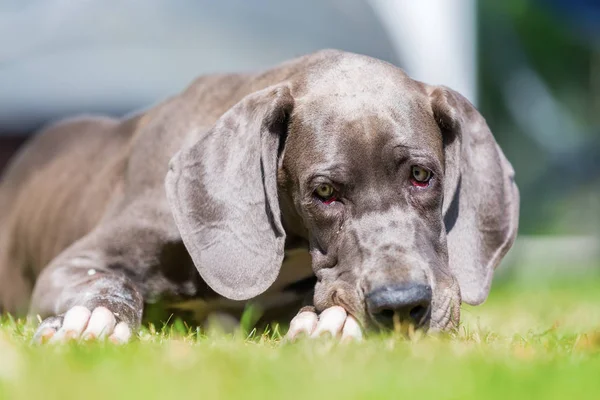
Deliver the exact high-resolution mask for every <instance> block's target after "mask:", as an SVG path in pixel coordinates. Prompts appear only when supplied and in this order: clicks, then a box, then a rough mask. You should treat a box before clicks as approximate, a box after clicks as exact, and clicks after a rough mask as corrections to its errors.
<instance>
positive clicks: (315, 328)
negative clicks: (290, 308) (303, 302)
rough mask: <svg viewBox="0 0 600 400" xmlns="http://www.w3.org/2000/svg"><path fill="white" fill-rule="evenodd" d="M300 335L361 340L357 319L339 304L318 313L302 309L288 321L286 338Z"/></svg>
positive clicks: (292, 338)
mask: <svg viewBox="0 0 600 400" xmlns="http://www.w3.org/2000/svg"><path fill="white" fill-rule="evenodd" d="M301 336H306V337H310V338H318V337H323V336H330V337H332V338H339V339H341V340H342V341H351V340H355V341H360V340H362V329H361V327H360V324H359V323H358V321H357V320H356V319H355V318H354V317H353V316H352V315H348V313H347V312H346V310H344V309H343V308H342V307H340V306H333V307H330V308H327V309H325V310H324V311H323V312H322V313H321V314H320V315H318V316H317V314H316V313H315V312H313V311H302V312H300V313H298V315H296V316H295V317H294V319H292V322H290V329H289V330H288V332H287V334H286V339H287V340H295V339H297V338H299V337H301Z"/></svg>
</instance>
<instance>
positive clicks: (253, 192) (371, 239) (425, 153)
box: [0, 50, 519, 342]
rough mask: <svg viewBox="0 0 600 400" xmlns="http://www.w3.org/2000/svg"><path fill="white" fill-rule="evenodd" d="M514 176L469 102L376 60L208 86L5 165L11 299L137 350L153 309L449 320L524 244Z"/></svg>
mask: <svg viewBox="0 0 600 400" xmlns="http://www.w3.org/2000/svg"><path fill="white" fill-rule="evenodd" d="M513 178H514V172H513V169H512V167H511V165H510V164H509V162H508V161H507V160H506V158H505V157H504V154H503V153H502V151H501V150H500V148H499V147H498V145H497V143H496V141H495V140H494V137H493V136H492V133H491V132H490V130H489V128H488V126H487V124H486V122H485V120H484V118H483V117H482V116H481V115H480V114H479V112H478V111H477V110H476V109H475V108H474V107H473V106H472V105H471V104H470V103H469V102H468V101H467V100H466V99H465V98H464V97H462V96H461V95H460V94H458V93H456V92H455V91H453V90H451V89H449V88H446V87H440V86H430V85H427V84H425V83H422V82H418V81H415V80H412V79H411V78H409V77H408V76H407V75H406V74H405V73H404V72H403V71H402V70H400V69H398V68H396V67H395V66H393V65H391V64H388V63H385V62H382V61H379V60H376V59H373V58H369V57H365V56H361V55H356V54H351V53H345V52H340V51H331V50H328V51H321V52H318V53H315V54H311V55H308V56H304V57H301V58H298V59H295V60H292V61H289V62H287V63H285V64H282V65H279V66H277V67H275V68H273V69H270V70H268V71H265V72H262V73H257V74H253V75H251V74H243V75H242V74H240V75H219V76H205V77H201V78H199V79H197V80H196V81H195V82H194V83H193V84H192V85H191V86H190V87H189V88H188V89H187V90H185V91H184V92H183V93H181V94H179V95H177V96H175V97H173V98H170V99H167V100H166V101H164V102H163V103H161V104H159V105H157V106H155V107H153V108H151V109H149V110H146V111H144V112H143V113H140V114H138V115H135V116H133V117H128V118H125V119H120V120H117V119H110V118H104V117H85V118H84V117H82V118H76V119H72V120H67V121H63V122H60V123H57V124H55V125H52V126H50V127H48V128H46V129H45V130H44V131H43V132H40V133H39V134H38V135H36V136H35V137H34V138H33V139H32V140H31V141H30V142H29V143H28V144H27V145H26V146H25V147H24V148H23V149H22V151H21V152H20V153H19V154H18V155H17V156H16V157H15V158H14V159H13V160H12V163H11V164H10V165H9V167H8V168H7V170H6V171H5V173H4V176H3V178H2V183H1V186H0V307H1V309H2V310H3V311H5V312H12V313H17V314H18V313H22V312H29V313H31V314H33V315H40V316H41V317H42V318H44V320H43V322H42V323H41V325H40V327H39V329H38V332H37V334H36V340H38V341H42V342H45V341H47V340H50V341H63V340H67V339H69V338H79V337H91V338H94V337H97V338H109V339H111V340H113V341H116V342H123V341H127V340H129V338H130V336H131V334H132V332H133V331H134V330H135V329H136V328H137V327H138V326H139V325H140V323H141V321H142V316H143V314H144V309H145V308H146V307H147V305H148V304H149V303H153V302H156V301H158V300H160V301H161V302H162V303H163V304H167V306H169V307H170V305H169V304H171V305H172V306H173V307H175V306H177V307H183V308H185V307H186V304H187V305H190V304H195V305H196V306H198V305H199V306H200V308H201V309H202V310H203V311H202V312H200V314H202V315H204V316H205V315H206V314H207V313H210V312H217V311H224V312H233V313H235V312H239V310H240V309H241V308H242V307H243V305H244V304H245V302H246V301H248V300H252V301H255V302H257V303H258V304H260V305H261V307H263V309H264V310H265V312H266V313H267V314H268V313H269V312H272V313H273V314H272V315H280V316H281V315H285V314H289V312H290V311H291V310H294V311H295V312H294V313H291V314H290V316H289V318H291V317H292V316H293V315H294V314H295V313H297V316H296V317H294V318H293V319H292V320H291V324H290V331H289V333H288V336H289V337H290V338H294V337H296V336H297V335H299V334H301V333H304V334H306V335H320V334H321V333H323V332H329V333H331V334H332V335H333V336H335V337H341V338H360V337H361V336H362V332H363V331H368V330H373V329H375V330H378V329H389V328H390V327H393V326H394V325H396V324H397V323H400V324H404V323H406V324H413V325H414V326H416V327H418V328H422V329H429V330H432V331H434V330H447V329H452V328H453V327H456V326H457V323H458V322H459V318H460V316H459V310H460V304H461V302H465V303H469V304H479V303H481V302H483V301H484V300H485V298H486V296H487V294H488V291H489V288H490V284H491V280H492V275H493V271H494V268H495V267H496V266H497V265H498V263H499V262H500V260H501V259H502V257H503V256H504V255H505V253H506V252H507V251H508V249H509V248H510V246H511V244H512V243H513V241H514V238H515V235H516V232H517V221H518V211H519V194H518V190H517V187H516V186H515V183H514V179H513ZM267 314H265V315H267ZM288 322H289V319H288Z"/></svg>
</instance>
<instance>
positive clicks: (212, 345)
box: [0, 279, 600, 400]
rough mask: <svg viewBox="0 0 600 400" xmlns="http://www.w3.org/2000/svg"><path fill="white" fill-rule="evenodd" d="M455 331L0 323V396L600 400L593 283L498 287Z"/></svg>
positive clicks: (598, 311)
mask: <svg viewBox="0 0 600 400" xmlns="http://www.w3.org/2000/svg"><path fill="white" fill-rule="evenodd" d="M462 314H463V322H462V326H461V328H460V331H459V332H458V333H456V334H454V335H451V336H437V337H425V336H419V335H417V336H415V337H413V338H411V339H409V340H407V339H404V338H402V337H397V336H394V335H390V336H385V337H372V338H369V339H367V340H366V341H364V342H362V343H354V344H336V343H334V342H332V341H328V340H320V341H316V342H314V341H310V342H309V341H301V342H299V343H294V344H287V343H283V342H282V341H281V340H280V339H279V338H278V336H277V334H276V333H270V334H268V335H262V336H257V335H254V336H251V337H250V338H245V337H242V336H241V335H238V336H237V337H224V336H223V335H209V336H208V337H207V336H201V335H199V334H198V333H196V332H195V331H190V332H189V333H185V329H182V328H181V324H177V323H176V324H171V325H169V326H168V327H165V328H163V329H161V330H160V331H159V332H156V331H151V330H146V331H144V332H142V333H141V334H140V338H139V340H136V341H134V342H133V343H131V344H129V345H126V346H122V347H115V346H110V345H103V344H82V345H78V344H71V345H67V346H57V347H35V346H30V345H29V340H30V337H31V334H32V328H31V327H30V326H27V325H24V324H23V323H20V322H14V321H11V320H8V319H5V320H4V321H3V323H2V327H1V328H0V398H2V399H4V398H7V399H90V400H93V399H103V400H106V399H111V398H114V399H117V398H118V399H138V398H139V399H183V398H204V399H213V398H218V399H229V398H231V399H271V398H281V399H286V400H287V399H329V398H343V399H359V398H361V399H372V398H392V399H409V398H419V399H421V398H435V399H445V398H452V399H470V398H472V399H503V400H505V399H514V398H527V399H534V398H535V399H538V398H539V399H541V398H543V399H554V398H556V399H561V400H564V399H565V398H569V399H588V398H589V399H600V280H598V279H586V280H580V281H562V282H560V283H557V282H552V281H550V282H537V283H535V284H524V283H522V284H518V285H517V284H502V285H496V287H495V288H494V289H493V291H492V293H491V295H490V298H489V299H488V301H487V302H486V303H485V304H483V305H482V306H478V307H463V312H462Z"/></svg>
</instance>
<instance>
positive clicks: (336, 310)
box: [311, 306, 348, 338]
mask: <svg viewBox="0 0 600 400" xmlns="http://www.w3.org/2000/svg"><path fill="white" fill-rule="evenodd" d="M347 315H348V314H346V310H344V309H343V308H342V307H340V306H333V307H329V308H328V309H326V310H325V311H323V312H322V313H321V315H319V322H318V323H317V328H316V329H315V331H314V332H313V334H312V335H311V336H312V337H314V338H316V337H321V336H323V335H327V334H329V335H331V337H333V338H335V337H338V336H339V335H340V334H341V333H342V328H343V327H344V322H345V321H346V316H347Z"/></svg>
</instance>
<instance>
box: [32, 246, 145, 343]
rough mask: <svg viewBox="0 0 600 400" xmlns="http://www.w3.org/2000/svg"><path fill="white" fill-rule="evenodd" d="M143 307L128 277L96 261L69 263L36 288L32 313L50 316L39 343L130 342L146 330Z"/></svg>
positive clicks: (68, 260)
mask: <svg viewBox="0 0 600 400" xmlns="http://www.w3.org/2000/svg"><path fill="white" fill-rule="evenodd" d="M84 260H85V261H84ZM84 262H86V263H88V265H87V266H85V267H83V265H82V264H83V263H84ZM82 267H83V268H82ZM143 306H144V302H143V299H142V296H141V294H140V292H139V290H138V289H137V288H136V286H135V285H134V284H133V283H132V282H131V281H130V280H129V279H128V278H127V277H126V276H124V275H123V274H121V273H119V272H116V271H111V270H110V269H109V268H108V267H107V266H106V265H102V264H101V262H100V261H99V260H94V258H91V257H90V258H83V257H81V256H79V257H73V258H63V259H62V260H61V262H60V265H57V266H56V267H54V266H52V267H49V268H48V269H46V270H45V271H44V272H43V273H42V275H41V276H40V279H39V280H38V282H37V284H36V287H35V291H34V296H33V299H32V306H31V311H32V313H34V314H37V315H43V316H48V315H49V317H47V318H45V319H44V320H43V321H42V323H41V324H40V326H39V327H38V329H37V331H36V333H35V335H34V341H35V342H37V343H44V342H47V341H51V342H64V341H68V340H76V339H79V338H83V339H104V338H107V339H109V340H111V341H113V342H115V343H124V342H127V341H129V339H130V337H131V333H132V330H133V329H136V328H137V327H138V326H139V325H140V323H141V318H142V311H143Z"/></svg>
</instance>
